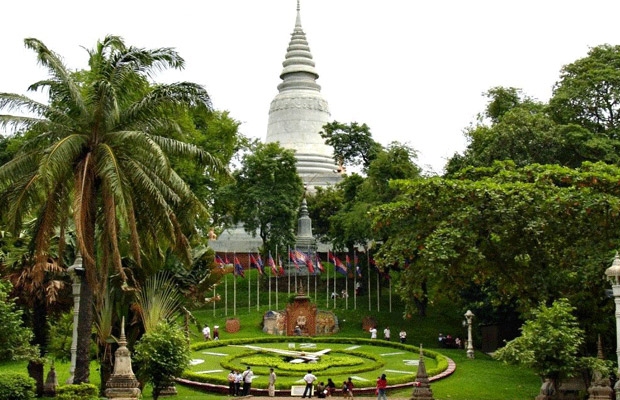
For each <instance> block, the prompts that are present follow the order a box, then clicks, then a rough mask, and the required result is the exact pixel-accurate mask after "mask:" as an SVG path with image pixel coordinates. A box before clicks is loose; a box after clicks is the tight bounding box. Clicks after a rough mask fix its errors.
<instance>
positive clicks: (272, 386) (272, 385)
mask: <svg viewBox="0 0 620 400" xmlns="http://www.w3.org/2000/svg"><path fill="white" fill-rule="evenodd" d="M267 390H268V391H269V396H271V397H274V396H275V395H276V373H275V372H274V371H273V368H269V386H267Z"/></svg>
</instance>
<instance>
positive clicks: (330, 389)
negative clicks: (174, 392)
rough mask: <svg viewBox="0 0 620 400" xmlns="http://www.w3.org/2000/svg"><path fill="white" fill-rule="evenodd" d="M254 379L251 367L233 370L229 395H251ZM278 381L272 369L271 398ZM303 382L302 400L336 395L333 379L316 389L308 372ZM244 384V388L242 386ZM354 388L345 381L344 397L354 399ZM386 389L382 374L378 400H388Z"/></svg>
mask: <svg viewBox="0 0 620 400" xmlns="http://www.w3.org/2000/svg"><path fill="white" fill-rule="evenodd" d="M252 379H254V372H253V371H252V368H250V366H248V367H247V369H246V370H245V371H243V373H240V372H239V371H235V370H231V371H230V373H229V374H228V394H229V395H230V396H248V395H250V389H251V388H252ZM276 379H277V376H276V373H275V371H274V370H273V368H270V369H269V381H268V386H267V391H268V394H269V396H270V397H274V396H275V394H276ZM303 380H304V382H305V383H306V386H305V388H304V392H303V394H302V396H301V398H302V399H305V398H306V397H308V398H312V394H313V393H314V394H315V395H316V397H318V398H319V399H324V398H326V397H330V396H332V395H334V393H336V384H335V383H334V381H333V380H332V378H328V379H327V383H325V382H323V381H321V382H319V383H318V384H317V385H316V387H314V383H315V382H316V381H317V380H318V379H317V377H316V376H315V375H314V374H313V373H312V370H308V373H307V374H306V375H304V378H303ZM242 384H243V386H241V385H242ZM354 387H355V385H354V384H353V380H352V378H351V377H349V378H348V379H347V380H346V381H343V382H342V387H341V392H342V397H349V398H353V388H354ZM386 388H387V379H386V376H385V374H382V375H381V376H380V377H378V378H377V385H376V395H377V400H387V395H386ZM313 389H314V390H313Z"/></svg>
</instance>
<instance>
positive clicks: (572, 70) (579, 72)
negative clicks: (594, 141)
mask: <svg viewBox="0 0 620 400" xmlns="http://www.w3.org/2000/svg"><path fill="white" fill-rule="evenodd" d="M549 106H550V110H551V115H552V116H553V118H554V119H555V120H556V121H557V122H558V123H560V124H569V123H573V124H577V125H579V126H582V127H584V128H586V129H588V130H589V131H590V132H593V133H595V134H601V135H604V136H606V137H608V138H610V139H620V46H612V45H609V44H604V45H600V46H596V47H593V48H591V49H590V51H589V52H588V55H587V56H586V57H584V58H581V59H578V60H576V61H574V62H572V63H570V64H567V65H565V66H564V67H562V70H561V74H560V80H559V81H558V82H557V83H556V84H555V86H554V89H553V95H552V97H551V99H550V100H549Z"/></svg>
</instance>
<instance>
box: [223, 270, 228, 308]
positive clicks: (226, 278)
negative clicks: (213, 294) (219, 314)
mask: <svg viewBox="0 0 620 400" xmlns="http://www.w3.org/2000/svg"><path fill="white" fill-rule="evenodd" d="M224 315H225V316H227V317H228V274H224Z"/></svg>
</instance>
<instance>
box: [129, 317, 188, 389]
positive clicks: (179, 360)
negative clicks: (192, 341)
mask: <svg viewBox="0 0 620 400" xmlns="http://www.w3.org/2000/svg"><path fill="white" fill-rule="evenodd" d="M133 358H134V361H135V363H136V365H137V366H138V368H139V369H138V372H137V375H138V377H140V378H141V379H145V380H146V381H148V382H150V383H151V384H152V385H153V399H158V398H159V394H160V393H161V390H162V389H164V388H167V387H169V386H172V385H174V378H175V377H178V376H180V375H181V373H183V371H184V370H185V368H187V366H188V365H189V358H190V351H189V347H188V345H187V342H186V340H185V336H184V335H183V332H182V331H181V329H179V328H178V327H177V326H174V325H171V324H168V323H166V322H160V323H159V324H158V325H157V326H156V327H155V328H154V329H153V330H150V331H149V332H147V333H145V334H144V335H143V336H142V338H141V339H140V340H139V341H138V343H137V344H136V347H135V353H134V355H133Z"/></svg>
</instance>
